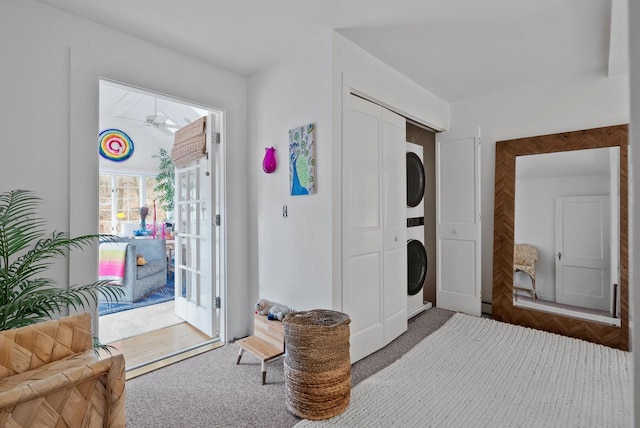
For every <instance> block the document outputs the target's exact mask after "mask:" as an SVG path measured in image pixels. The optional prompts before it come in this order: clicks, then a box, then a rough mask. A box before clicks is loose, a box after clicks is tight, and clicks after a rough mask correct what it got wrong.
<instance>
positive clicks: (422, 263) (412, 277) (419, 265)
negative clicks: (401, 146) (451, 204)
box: [407, 142, 429, 318]
mask: <svg viewBox="0 0 640 428" xmlns="http://www.w3.org/2000/svg"><path fill="white" fill-rule="evenodd" d="M422 154H423V149H422V146H420V145H418V144H413V143H409V142H407V317H408V318H411V317H413V316H415V315H417V314H419V313H420V312H422V311H424V310H425V309H428V307H429V306H427V305H425V304H424V299H423V293H422V288H423V287H424V283H425V280H426V279H427V269H428V268H429V264H428V260H427V251H426V249H425V246H424V191H425V184H426V183H425V171H424V164H423V155H422Z"/></svg>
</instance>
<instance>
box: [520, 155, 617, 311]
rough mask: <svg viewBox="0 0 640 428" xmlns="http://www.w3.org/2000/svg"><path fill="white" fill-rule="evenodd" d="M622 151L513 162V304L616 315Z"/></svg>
mask: <svg viewBox="0 0 640 428" xmlns="http://www.w3.org/2000/svg"><path fill="white" fill-rule="evenodd" d="M619 158H620V155H619V147H608V148H598V149H588V150H573V151H566V152H557V153H545V154H539V155H526V156H517V157H516V186H515V224H514V275H513V280H514V288H513V290H514V296H513V299H514V305H518V306H524V307H534V308H538V309H540V308H541V307H544V308H546V309H547V310H554V311H563V310H564V311H578V312H580V313H584V314H588V315H589V316H594V317H596V318H595V319H597V318H599V317H603V318H609V319H610V318H618V317H619V300H618V299H619V296H618V294H619V290H617V284H619V264H620V263H619V251H620V249H619V242H620V239H619V230H620V225H619V219H620V211H619V206H620V204H619V194H620V185H619V176H620V174H619V165H618V163H619Z"/></svg>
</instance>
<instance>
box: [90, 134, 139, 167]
mask: <svg viewBox="0 0 640 428" xmlns="http://www.w3.org/2000/svg"><path fill="white" fill-rule="evenodd" d="M98 141H99V143H100V149H99V152H100V156H102V157H103V158H105V159H109V160H111V161H114V162H122V161H124V160H127V159H129V158H130V157H131V155H132V154H133V141H131V138H129V136H128V135H127V134H125V133H124V132H123V131H121V130H119V129H105V130H104V131H102V132H101V133H100V138H99V140H98Z"/></svg>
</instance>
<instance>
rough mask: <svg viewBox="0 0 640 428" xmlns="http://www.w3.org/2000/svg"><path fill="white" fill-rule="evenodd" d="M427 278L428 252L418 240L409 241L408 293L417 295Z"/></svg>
mask: <svg viewBox="0 0 640 428" xmlns="http://www.w3.org/2000/svg"><path fill="white" fill-rule="evenodd" d="M426 278H427V251H426V250H425V249H424V245H422V242H420V241H418V240H417V239H410V240H408V241H407V293H408V294H409V296H413V295H416V294H418V293H419V292H420V290H422V286H423V284H424V281H425V279H426Z"/></svg>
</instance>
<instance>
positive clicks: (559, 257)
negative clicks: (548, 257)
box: [558, 251, 562, 260]
mask: <svg viewBox="0 0 640 428" xmlns="http://www.w3.org/2000/svg"><path fill="white" fill-rule="evenodd" d="M558 260H562V253H561V252H560V251H558Z"/></svg>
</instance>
